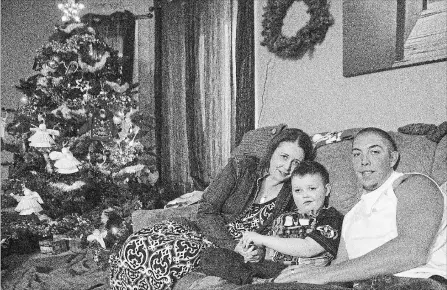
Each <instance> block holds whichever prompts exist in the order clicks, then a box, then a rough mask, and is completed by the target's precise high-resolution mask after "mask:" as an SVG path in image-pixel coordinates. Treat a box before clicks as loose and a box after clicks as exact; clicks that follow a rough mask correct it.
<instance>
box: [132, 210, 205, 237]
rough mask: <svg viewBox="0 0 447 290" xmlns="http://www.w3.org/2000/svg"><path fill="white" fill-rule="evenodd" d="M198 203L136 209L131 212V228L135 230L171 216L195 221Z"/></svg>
mask: <svg viewBox="0 0 447 290" xmlns="http://www.w3.org/2000/svg"><path fill="white" fill-rule="evenodd" d="M198 208H199V205H198V204H192V205H188V206H184V207H177V208H167V209H153V210H143V209H140V210H136V211H134V212H133V213H132V229H133V232H134V233H135V232H137V231H139V230H141V229H142V228H145V227H149V226H152V225H154V224H156V223H158V222H161V221H163V220H166V219H171V218H186V219H188V220H190V221H196V213H197V209H198Z"/></svg>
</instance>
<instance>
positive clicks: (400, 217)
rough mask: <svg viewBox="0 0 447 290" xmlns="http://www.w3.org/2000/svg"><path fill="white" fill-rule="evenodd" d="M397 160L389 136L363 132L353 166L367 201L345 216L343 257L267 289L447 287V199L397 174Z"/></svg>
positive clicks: (425, 183)
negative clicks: (347, 285) (347, 286)
mask: <svg viewBox="0 0 447 290" xmlns="http://www.w3.org/2000/svg"><path fill="white" fill-rule="evenodd" d="M398 159H399V153H398V152H397V147H396V144H395V142H394V140H393V139H392V138H391V137H390V135H389V134H388V133H386V132H385V131H383V130H381V129H377V128H365V129H363V130H361V131H360V132H359V133H358V134H357V135H356V137H355V138H354V140H353V145H352V161H353V166H354V170H355V172H356V175H357V177H358V180H359V182H360V184H361V185H362V187H363V189H362V190H363V195H362V198H361V200H360V201H359V202H358V203H357V204H356V205H355V206H354V207H353V208H352V209H351V210H350V211H349V212H348V213H347V214H346V216H345V219H344V222H343V227H342V238H341V241H340V246H339V250H338V254H337V259H336V260H335V261H334V262H333V263H332V264H331V265H330V266H328V267H315V268H309V267H301V266H299V265H297V266H290V267H288V268H287V269H285V270H284V271H283V272H282V273H281V274H280V275H279V276H278V277H277V278H276V279H275V281H274V282H275V283H286V284H277V286H273V285H272V284H270V288H268V289H332V288H333V289H345V288H344V287H341V286H342V285H343V286H345V284H344V283H346V282H348V283H346V284H350V287H352V286H353V285H354V286H355V288H356V289H402V288H404V287H406V288H405V289H427V290H428V289H445V287H446V285H447V284H446V281H447V280H446V276H447V273H446V271H447V265H446V234H447V232H446V205H447V202H446V197H445V196H444V194H443V193H442V192H441V191H440V189H439V187H438V186H437V185H436V183H435V182H434V181H432V180H431V179H430V178H429V177H427V176H424V175H421V174H402V173H398V172H395V171H394V167H395V165H396V164H397V162H398ZM290 282H295V283H296V282H299V283H300V284H295V283H294V284H290ZM302 283H310V284H335V285H333V286H332V287H330V286H328V285H325V286H320V287H321V288H319V287H317V285H307V286H306V285H305V284H302ZM371 284H375V285H376V286H375V287H377V286H379V285H381V286H380V287H382V288H369V287H370V286H371ZM286 285H288V286H289V287H286ZM252 286H257V287H256V288H253V289H262V287H259V286H260V285H252ZM266 286H267V285H266ZM272 286H273V287H272ZM328 287H329V288H328ZM241 289H251V288H249V287H247V288H245V287H243V288H241ZM266 289H267V288H266Z"/></svg>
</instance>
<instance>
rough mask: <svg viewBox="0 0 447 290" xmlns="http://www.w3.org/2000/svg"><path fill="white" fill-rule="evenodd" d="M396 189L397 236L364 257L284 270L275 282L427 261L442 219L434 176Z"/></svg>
mask: <svg viewBox="0 0 447 290" xmlns="http://www.w3.org/2000/svg"><path fill="white" fill-rule="evenodd" d="M395 193H396V196H397V199H398V202H397V216H396V223H397V231H398V236H397V237H396V238H394V239H392V240H390V241H388V242H387V243H385V244H383V245H382V246H380V247H378V248H376V249H374V250H372V251H371V252H369V253H367V254H365V255H363V256H361V257H358V258H355V259H352V260H347V261H344V262H337V263H335V264H332V265H331V266H328V267H321V268H318V269H317V268H315V269H308V270H307V269H304V268H301V269H300V268H298V267H297V268H296V269H294V270H293V271H291V269H288V270H285V271H284V273H283V274H281V275H280V276H279V277H278V278H277V279H275V282H280V283H281V282H291V281H298V282H308V283H316V284H323V283H329V282H347V281H355V280H363V279H368V278H371V277H373V276H375V275H381V274H395V273H399V272H403V271H406V270H409V269H412V268H415V267H418V266H421V265H423V264H425V263H426V262H427V257H428V254H429V251H430V246H431V244H432V242H433V240H434V238H435V236H436V233H437V232H438V230H439V225H440V222H441V219H442V214H443V210H444V205H443V196H442V194H441V192H440V191H439V189H438V188H437V186H436V185H435V184H434V183H433V182H432V181H431V180H429V179H428V178H427V177H424V176H421V175H415V176H411V177H409V178H408V179H407V180H406V181H404V182H403V183H402V184H401V185H399V187H398V188H397V189H395Z"/></svg>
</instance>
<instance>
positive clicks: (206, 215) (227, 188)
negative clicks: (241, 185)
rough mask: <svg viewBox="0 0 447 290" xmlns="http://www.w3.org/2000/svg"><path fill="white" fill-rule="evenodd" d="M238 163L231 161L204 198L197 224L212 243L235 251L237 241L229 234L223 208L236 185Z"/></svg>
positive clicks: (201, 202)
mask: <svg viewBox="0 0 447 290" xmlns="http://www.w3.org/2000/svg"><path fill="white" fill-rule="evenodd" d="M235 163H236V162H235V161H234V160H233V159H230V160H229V162H228V164H227V165H226V166H225V167H224V168H223V169H222V171H221V172H220V173H219V175H218V176H217V177H216V178H215V179H214V180H213V182H212V183H211V184H210V186H209V187H208V188H207V189H206V191H205V192H204V194H203V196H202V200H201V201H200V204H199V209H198V211H197V224H198V226H199V228H200V229H201V231H202V232H203V233H204V234H205V235H207V236H208V238H210V239H211V241H212V242H213V243H215V244H217V245H219V246H221V247H225V248H228V249H231V250H233V249H234V248H235V247H236V245H237V241H235V240H234V239H233V237H232V236H231V235H230V234H229V232H228V229H227V227H226V223H225V220H224V218H223V216H222V212H221V210H222V206H223V204H224V203H225V201H226V200H227V199H228V197H229V196H230V194H231V192H232V190H233V187H234V186H235V183H236V166H237V165H236V164H235Z"/></svg>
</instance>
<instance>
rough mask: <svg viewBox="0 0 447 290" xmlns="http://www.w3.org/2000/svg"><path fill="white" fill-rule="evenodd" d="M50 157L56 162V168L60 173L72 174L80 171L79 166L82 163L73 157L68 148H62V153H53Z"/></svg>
mask: <svg viewBox="0 0 447 290" xmlns="http://www.w3.org/2000/svg"><path fill="white" fill-rule="evenodd" d="M49 156H50V159H51V160H56V162H54V167H56V171H57V172H58V173H60V174H71V173H75V172H78V171H79V169H78V166H80V165H81V162H79V160H77V159H76V157H74V156H73V153H71V151H70V149H69V148H68V147H64V148H62V152H57V151H53V152H51V153H50V155H49Z"/></svg>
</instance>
